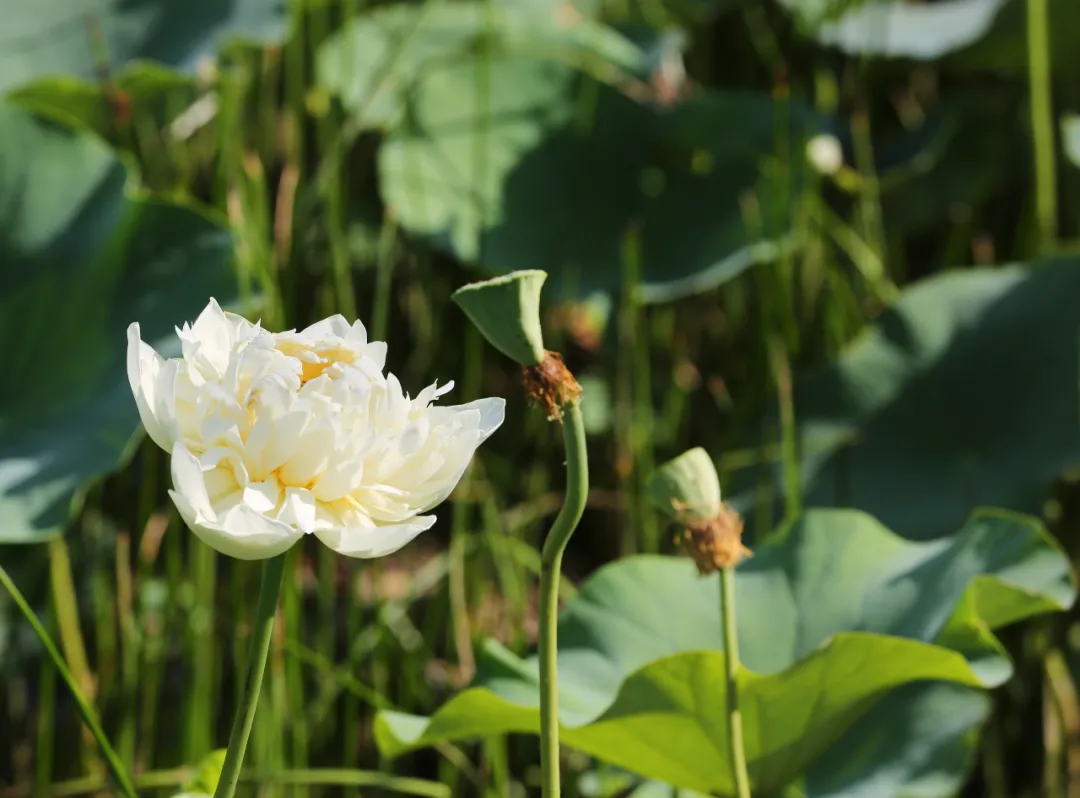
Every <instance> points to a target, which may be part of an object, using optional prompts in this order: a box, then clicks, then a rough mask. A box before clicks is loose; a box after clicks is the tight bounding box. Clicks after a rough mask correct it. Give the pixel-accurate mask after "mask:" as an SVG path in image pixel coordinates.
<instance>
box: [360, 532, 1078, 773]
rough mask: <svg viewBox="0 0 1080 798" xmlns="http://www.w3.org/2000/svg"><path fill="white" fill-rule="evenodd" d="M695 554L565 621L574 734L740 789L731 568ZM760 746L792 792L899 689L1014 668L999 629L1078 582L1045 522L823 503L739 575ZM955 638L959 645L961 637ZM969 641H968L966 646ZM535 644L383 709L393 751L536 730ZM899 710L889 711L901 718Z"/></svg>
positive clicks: (613, 582) (649, 572)
mask: <svg viewBox="0 0 1080 798" xmlns="http://www.w3.org/2000/svg"><path fill="white" fill-rule="evenodd" d="M693 573H694V571H693V566H692V564H691V563H689V562H688V561H686V560H681V559H675V558H665V557H635V558H630V559H626V560H622V561H620V562H617V563H614V564H612V565H610V566H607V567H605V568H603V569H601V570H600V571H599V572H598V573H597V574H596V575H594V576H593V577H592V578H591V579H590V580H589V581H588V582H587V583H586V584H585V586H584V587H583V588H582V589H581V591H580V592H579V593H578V594H577V596H576V597H575V598H574V599H573V600H572V601H570V602H569V603H568V604H567V606H566V609H565V611H564V613H563V615H562V617H561V619H560V624H559V679H560V697H559V702H560V718H561V721H562V724H563V727H564V738H563V739H564V740H565V742H566V743H567V744H568V745H571V746H574V747H577V748H580V749H582V750H584V751H586V752H588V753H591V754H593V755H595V756H597V757H599V758H602V759H605V760H607V761H610V762H612V763H614V764H616V765H619V766H620V767H624V768H626V769H627V770H631V771H633V772H636V773H639V774H641V775H643V776H645V777H648V778H653V779H658V780H661V781H665V782H668V783H670V784H673V785H676V786H679V787H685V788H688V789H695V790H703V791H710V790H711V791H720V792H723V791H724V790H728V789H730V787H731V775H730V773H729V772H728V770H727V765H726V761H725V758H724V757H722V756H717V755H716V752H717V751H723V750H725V745H726V740H725V737H724V735H725V734H726V731H725V728H724V721H723V717H724V712H723V707H724V692H723V691H724V679H723V677H722V657H721V656H720V655H719V654H717V653H716V652H717V651H718V650H720V649H721V648H722V634H721V621H720V613H719V587H718V585H719V583H718V579H717V578H716V577H713V578H708V579H696V578H694V576H693ZM736 594H737V603H738V607H739V615H738V618H739V629H738V634H739V646H740V652H741V655H742V662H743V664H744V666H745V670H744V671H743V672H742V673H741V675H740V689H741V698H742V701H743V703H742V707H743V712H744V723H745V725H746V730H747V734H746V739H747V757H748V761H749V764H750V769H751V776H752V779H753V780H754V781H755V783H756V785H757V787H758V789H761V790H763V791H767V790H771V789H778V788H780V787H782V786H783V785H785V784H786V783H788V782H789V781H791V779H793V778H794V777H796V776H797V775H799V774H800V773H802V772H803V771H805V770H806V768H807V767H809V766H810V765H811V764H812V763H813V761H814V760H815V759H816V758H817V757H819V756H821V755H822V754H824V753H825V752H826V751H827V750H828V749H829V746H830V744H832V743H833V742H834V741H836V740H837V739H838V738H839V737H840V736H841V735H842V734H843V733H844V732H845V730H847V729H848V728H849V727H850V726H851V725H852V724H853V723H855V722H856V721H857V720H858V719H859V718H860V717H862V716H864V715H865V714H866V713H867V712H868V711H871V710H872V709H873V707H874V706H875V704H876V703H877V702H878V701H880V699H882V698H883V697H885V696H886V695H887V694H888V693H889V691H890V690H893V689H895V688H897V687H900V686H902V685H904V684H909V683H912V682H919V681H925V680H934V681H945V682H953V683H956V684H960V685H965V686H969V687H970V686H977V685H983V686H991V685H995V684H998V683H1000V682H1001V681H1002V680H1003V679H1004V678H1006V677H1007V675H1008V672H1009V665H1008V662H1007V660H1006V659H1005V658H1004V655H1003V654H1002V653H1001V650H1000V646H999V645H998V644H997V641H996V640H995V639H994V638H993V637H992V635H990V634H989V631H988V630H989V629H991V628H993V627H995V626H997V625H1000V623H1003V622H1007V621H1012V620H1016V619H1017V618H1019V617H1021V616H1025V615H1030V614H1033V613H1037V612H1042V611H1045V610H1046V609H1050V608H1053V609H1061V608H1065V607H1067V606H1069V605H1070V604H1071V602H1072V601H1073V598H1074V594H1075V588H1074V585H1073V580H1072V575H1071V573H1070V570H1069V565H1068V562H1067V560H1066V558H1065V557H1064V556H1063V555H1062V553H1061V552H1060V550H1059V549H1058V548H1057V547H1056V545H1055V544H1054V542H1053V541H1052V540H1051V539H1050V538H1049V536H1048V535H1047V534H1046V533H1045V531H1044V530H1042V528H1041V526H1040V525H1039V524H1038V522H1037V521H1034V520H1032V519H1027V518H1024V517H1020V516H1014V515H1011V514H1008V513H1002V512H997V511H980V512H978V513H976V514H974V515H972V517H971V519H970V520H969V521H968V523H967V524H966V525H965V526H964V527H963V529H961V531H960V532H959V533H957V534H956V535H954V536H953V537H951V538H946V539H943V540H940V541H934V542H931V543H915V542H911V541H907V540H904V539H903V538H900V537H898V536H896V535H894V534H892V533H891V532H889V531H888V530H887V529H885V528H884V527H883V526H881V525H880V524H879V523H877V522H876V521H874V520H873V519H872V518H870V517H869V516H867V515H865V514H863V513H860V512H857V511H850V510H847V511H812V512H809V513H807V514H806V515H805V516H804V518H803V519H802V520H801V521H799V522H798V523H797V524H795V525H793V526H791V527H789V528H788V529H787V530H786V531H785V532H783V533H782V534H781V535H779V536H778V537H777V538H775V539H773V541H772V542H770V543H767V544H766V545H764V546H762V547H761V548H760V549H759V550H758V551H757V552H756V553H755V556H754V557H753V558H752V559H750V560H747V561H745V562H743V563H742V564H741V565H740V566H739V569H738V572H737V578H736ZM940 642H959V643H961V644H962V646H961V650H962V651H963V654H961V653H959V652H958V651H953V650H952V649H949V648H946V647H945V646H942V645H931V643H940ZM965 655H966V656H965ZM536 706H537V670H536V662H535V659H529V660H519V659H517V658H516V657H514V656H513V655H512V654H510V653H509V652H507V651H505V650H502V649H498V648H496V647H489V655H488V657H487V658H486V659H485V661H484V663H483V667H482V668H481V670H480V672H479V675H478V677H477V680H476V683H475V686H474V687H472V688H471V689H469V690H466V691H465V692H463V693H461V694H460V695H458V696H457V697H455V698H453V699H452V700H451V701H450V702H448V703H447V704H446V705H445V706H444V707H443V708H442V709H440V710H439V711H438V712H437V713H436V714H435V715H434V716H433V717H432V718H431V719H430V720H429V719H426V718H421V717H417V716H412V715H403V714H400V713H381V714H380V715H379V716H378V718H377V724H376V735H377V739H378V741H379V744H380V746H381V747H382V749H383V751H384V752H386V753H387V754H391V755H392V754H397V753H400V752H401V751H403V750H405V749H407V748H411V747H416V746H422V745H429V744H432V743H435V742H438V741H440V740H447V739H462V738H469V737H480V736H484V735H488V734H494V733H500V732H507V731H519V732H535V731H536V730H537V720H538V714H537V709H536ZM886 720H888V718H886Z"/></svg>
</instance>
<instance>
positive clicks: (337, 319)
mask: <svg viewBox="0 0 1080 798" xmlns="http://www.w3.org/2000/svg"><path fill="white" fill-rule="evenodd" d="M350 327H351V325H350V324H349V322H348V321H346V320H345V317H344V316H342V315H341V314H340V313H336V314H334V315H333V316H330V317H329V318H326V319H323V320H322V321H317V322H315V323H314V324H312V325H311V326H309V327H305V328H304V329H303V330H301V332H300V335H302V336H304V337H305V338H307V339H309V340H315V341H319V340H323V339H326V338H344V337H345V336H346V335H348V334H349V329H350Z"/></svg>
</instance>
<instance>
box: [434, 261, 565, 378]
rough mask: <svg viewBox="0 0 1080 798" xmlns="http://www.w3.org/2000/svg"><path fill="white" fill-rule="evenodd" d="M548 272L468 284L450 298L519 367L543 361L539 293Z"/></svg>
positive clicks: (514, 275) (507, 276)
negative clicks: (519, 365)
mask: <svg viewBox="0 0 1080 798" xmlns="http://www.w3.org/2000/svg"><path fill="white" fill-rule="evenodd" d="M546 279H547V272H543V271H540V270H538V269H533V270H529V271H518V272H510V273H509V274H505V275H503V276H501V277H496V278H494V279H491V280H484V281H483V282H478V283H469V284H468V285H466V286H463V287H462V288H459V289H458V290H457V291H455V292H454V294H453V296H452V297H451V298H452V299H453V300H454V301H455V302H456V303H457V304H458V306H459V307H460V308H461V309H462V310H463V311H465V315H466V316H468V317H469V320H470V321H471V322H472V323H473V324H474V325H476V328H477V329H478V330H480V332H481V333H482V334H483V336H484V337H485V338H486V339H487V340H488V341H489V342H490V343H491V345H492V346H494V347H495V348H496V349H498V350H499V351H500V352H502V353H503V354H504V355H506V356H507V357H509V358H511V359H513V360H516V361H517V362H518V363H520V364H521V365H522V366H535V365H536V364H538V363H540V362H541V361H543V359H544V336H543V332H542V331H541V329H540V290H541V288H542V287H543V285H544V280H546Z"/></svg>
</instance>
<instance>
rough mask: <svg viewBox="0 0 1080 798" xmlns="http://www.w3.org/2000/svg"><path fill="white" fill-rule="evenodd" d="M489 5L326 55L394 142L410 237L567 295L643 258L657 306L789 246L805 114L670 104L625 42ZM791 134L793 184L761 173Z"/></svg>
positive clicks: (382, 23) (647, 290)
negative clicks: (522, 272) (543, 281)
mask: <svg viewBox="0 0 1080 798" xmlns="http://www.w3.org/2000/svg"><path fill="white" fill-rule="evenodd" d="M485 8H486V7H485V6H483V5H473V4H458V5H454V6H451V7H445V8H437V9H436V8H433V9H431V10H427V11H425V10H423V9H420V10H417V9H415V8H395V9H389V10H387V11H386V12H385V13H383V14H381V15H378V14H377V15H373V16H372V17H371V18H369V19H366V20H363V21H361V22H359V23H357V24H356V25H354V27H353V28H352V29H350V30H347V31H346V32H345V33H343V34H342V35H341V36H340V37H339V39H338V40H335V41H334V42H332V43H331V45H332V46H328V47H327V48H326V49H325V50H324V51H323V53H321V57H320V64H321V65H322V70H321V74H322V76H323V81H324V84H325V85H326V86H327V87H328V88H330V89H331V90H332V91H334V92H335V93H337V94H338V95H339V96H340V97H341V99H342V101H343V103H344V104H345V105H346V107H348V108H350V109H351V110H352V112H353V114H354V116H355V118H357V119H358V120H359V124H360V125H361V126H364V125H371V124H377V125H380V126H384V127H386V128H387V129H388V131H389V132H388V135H387V138H386V141H385V142H384V144H383V146H382V148H381V150H380V152H379V172H380V184H381V187H382V190H383V193H384V197H385V200H386V202H387V203H388V205H389V206H390V207H391V208H392V209H393V211H394V215H395V217H396V218H397V219H398V220H399V221H400V222H401V223H402V224H403V225H404V226H405V227H407V228H408V229H410V230H412V231H414V232H417V233H421V234H423V235H425V236H427V237H428V238H429V240H431V241H433V242H434V243H435V244H436V245H438V246H440V247H442V248H444V249H446V250H448V251H450V252H452V253H454V254H455V255H457V256H458V257H459V258H461V259H462V260H464V261H466V262H471V263H475V264H477V265H479V266H480V267H481V268H483V269H485V270H487V271H489V272H492V273H496V274H499V273H505V272H508V271H511V270H513V269H528V268H543V269H544V270H546V271H547V272H548V273H549V274H550V275H551V280H550V286H549V291H550V292H551V293H552V294H553V295H555V296H559V295H561V296H562V297H582V296H587V295H589V294H591V293H592V292H612V293H614V292H617V291H618V290H619V287H620V285H621V283H622V282H623V279H624V276H625V274H626V270H627V268H630V267H629V266H628V264H630V263H631V262H632V260H633V259H640V269H641V272H640V273H641V281H642V283H643V286H642V295H643V298H644V299H645V300H646V301H665V300H668V299H672V298H675V297H678V296H682V295H686V294H690V293H694V292H696V291H701V290H705V289H707V288H711V287H713V286H715V285H717V284H719V283H721V282H723V281H724V280H727V279H730V278H731V277H732V276H734V275H736V274H738V273H740V272H741V271H742V270H744V269H746V268H747V267H748V266H750V265H752V264H753V263H754V262H756V261H758V260H764V259H768V258H771V257H775V256H776V254H777V252H778V251H779V247H780V246H781V245H783V244H786V243H787V239H786V234H787V233H786V231H787V230H788V225H787V220H788V214H789V210H790V209H789V208H788V203H789V202H790V201H789V200H787V199H781V198H786V197H790V196H792V195H793V194H797V192H796V191H793V190H791V189H792V182H793V181H798V180H799V179H800V175H801V164H802V154H801V153H802V150H801V143H802V142H803V141H804V140H805V137H806V136H807V135H808V133H809V132H816V130H812V129H814V128H815V127H816V125H817V124H818V121H817V119H816V118H815V117H814V116H813V115H812V114H811V113H810V112H809V111H808V110H807V109H805V108H803V107H802V106H800V105H798V104H797V103H794V102H793V103H790V104H784V105H777V104H774V103H773V101H772V100H771V99H770V98H769V97H768V96H767V95H764V94H758V93H752V92H745V93H744V92H725V93H717V92H702V93H699V94H695V95H692V96H690V97H688V98H685V99H682V100H679V101H677V102H675V103H674V104H673V105H667V104H665V102H662V101H661V97H660V94H658V93H657V92H656V90H655V89H654V88H650V87H649V86H647V85H646V84H645V83H643V82H642V80H641V78H642V77H643V75H642V73H643V72H644V71H646V67H648V65H649V63H650V61H651V59H650V58H649V57H647V56H646V55H645V54H644V53H642V52H640V51H638V50H637V49H636V48H635V47H634V46H633V45H631V44H630V43H629V42H628V41H627V40H625V39H623V38H622V37H620V36H619V35H618V34H617V33H615V32H614V31H612V30H610V29H608V28H605V27H603V26H601V25H599V24H597V23H593V22H590V21H588V20H583V19H570V20H558V19H552V18H551V17H550V10H547V11H545V13H546V14H548V16H547V17H537V16H536V12H535V11H527V12H526V11H521V10H517V11H511V10H510V9H508V8H503V7H502V6H496V7H495V8H497V9H498V11H497V13H496V12H495V11H485ZM350 52H351V54H352V55H351V56H350ZM350 57H351V59H352V60H351V61H350ZM343 65H348V67H347V68H346V67H345V66H343ZM406 75H407V76H409V77H408V78H406V77H405V76H406ZM785 128H786V132H787V135H788V137H789V141H790V146H791V151H790V152H786V153H783V154H784V155H785V156H791V155H794V164H795V166H794V168H793V170H792V172H791V173H790V174H788V173H786V172H783V170H769V169H767V168H766V167H767V162H768V161H769V159H770V158H772V157H773V156H774V155H775V154H776V144H775V138H774V136H775V133H776V131H777V130H778V129H785ZM751 196H754V197H755V199H756V203H753V202H752V203H750V206H751V207H753V208H754V211H753V212H752V213H750V216H749V217H747V215H746V214H745V213H744V210H745V208H744V205H746V202H745V201H746V200H747V199H748V198H749V197H751Z"/></svg>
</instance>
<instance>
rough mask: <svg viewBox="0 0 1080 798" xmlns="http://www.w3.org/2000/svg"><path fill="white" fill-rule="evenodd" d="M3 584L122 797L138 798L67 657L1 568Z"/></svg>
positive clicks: (0, 576)
mask: <svg viewBox="0 0 1080 798" xmlns="http://www.w3.org/2000/svg"><path fill="white" fill-rule="evenodd" d="M0 585H3V586H4V589H5V590H7V592H8V593H9V594H10V595H11V599H12V601H14V602H15V606H17V607H18V608H19V611H20V612H22V614H23V617H24V618H26V622H27V623H28V624H30V628H31V629H33V630H34V634H36V635H37V636H38V639H39V640H40V641H41V645H42V646H43V647H44V649H45V653H46V654H48V655H49V658H50V659H51V660H52V662H53V665H55V666H56V672H57V673H59V674H60V678H61V679H63V680H64V684H66V685H67V686H68V689H69V690H70V691H71V695H72V697H73V698H74V699H75V704H76V706H78V708H79V714H80V715H82V718H83V722H85V723H86V726H87V728H88V729H90V734H92V735H93V737H94V740H95V741H96V742H97V745H98V748H99V749H100V750H101V756H102V758H103V759H104V760H105V765H106V766H107V767H108V769H109V775H110V776H111V777H112V779H113V781H114V782H116V786H117V787H118V788H119V789H120V793H121V795H124V796H125V798H136V795H135V788H134V787H133V786H132V784H131V777H130V776H128V773H127V769H126V768H125V767H124V763H123V762H122V761H121V760H120V756H119V755H118V754H117V753H116V750H115V749H114V748H113V747H112V745H111V744H110V743H109V738H108V737H106V736H105V730H104V729H102V728H101V724H100V723H99V722H98V719H97V714H96V713H95V712H94V708H93V707H92V706H90V704H89V702H87V700H86V699H85V698H83V694H82V691H80V690H79V686H78V684H77V683H76V680H75V677H74V676H73V675H72V673H71V670H70V669H69V668H68V666H67V663H66V662H65V661H64V658H63V657H62V656H61V655H60V651H59V650H58V649H57V648H56V644H55V643H54V642H53V640H52V638H51V637H50V636H49V633H48V632H47V631H45V627H44V626H42V625H41V621H39V620H38V617H37V615H35V614H34V611H33V609H31V608H30V605H29V604H27V603H26V599H25V598H24V597H23V594H22V593H21V592H20V591H19V588H18V587H16V586H15V583H14V582H13V581H11V577H10V576H8V572H7V571H5V570H4V567H3V566H2V565H0Z"/></svg>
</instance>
